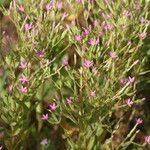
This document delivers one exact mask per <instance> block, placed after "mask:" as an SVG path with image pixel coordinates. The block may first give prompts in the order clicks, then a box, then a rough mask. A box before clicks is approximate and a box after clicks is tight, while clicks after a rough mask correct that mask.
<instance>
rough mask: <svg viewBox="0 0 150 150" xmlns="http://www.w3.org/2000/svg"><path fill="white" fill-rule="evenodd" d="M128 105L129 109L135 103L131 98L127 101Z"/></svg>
mask: <svg viewBox="0 0 150 150" xmlns="http://www.w3.org/2000/svg"><path fill="white" fill-rule="evenodd" d="M126 103H127V105H128V106H129V107H131V106H132V105H133V101H132V100H131V99H130V98H129V99H127V100H126Z"/></svg>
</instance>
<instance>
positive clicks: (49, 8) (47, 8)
mask: <svg viewBox="0 0 150 150" xmlns="http://www.w3.org/2000/svg"><path fill="white" fill-rule="evenodd" d="M45 9H46V10H47V11H49V10H52V9H53V6H52V5H51V4H47V5H46V6H45Z"/></svg>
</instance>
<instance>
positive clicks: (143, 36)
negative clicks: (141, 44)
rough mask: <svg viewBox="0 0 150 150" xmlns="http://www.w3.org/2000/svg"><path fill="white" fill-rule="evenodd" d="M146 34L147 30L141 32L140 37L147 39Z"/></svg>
mask: <svg viewBox="0 0 150 150" xmlns="http://www.w3.org/2000/svg"><path fill="white" fill-rule="evenodd" d="M146 36H147V33H146V32H142V33H139V38H140V39H142V40H143V39H145V38H146Z"/></svg>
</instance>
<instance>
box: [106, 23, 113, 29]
mask: <svg viewBox="0 0 150 150" xmlns="http://www.w3.org/2000/svg"><path fill="white" fill-rule="evenodd" d="M112 28H113V26H112V25H110V24H106V25H105V26H104V29H105V30H111V29H112Z"/></svg>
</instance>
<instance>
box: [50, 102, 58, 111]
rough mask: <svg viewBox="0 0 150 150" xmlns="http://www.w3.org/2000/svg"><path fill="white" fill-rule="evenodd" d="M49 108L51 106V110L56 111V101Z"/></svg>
mask: <svg viewBox="0 0 150 150" xmlns="http://www.w3.org/2000/svg"><path fill="white" fill-rule="evenodd" d="M49 108H50V110H51V111H55V110H56V108H57V105H56V103H52V104H50V105H49Z"/></svg>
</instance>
